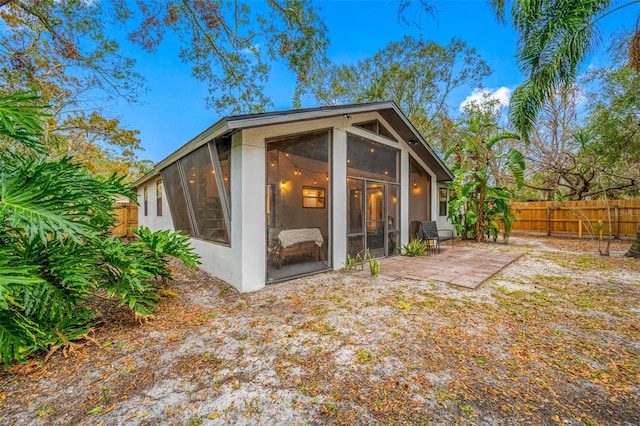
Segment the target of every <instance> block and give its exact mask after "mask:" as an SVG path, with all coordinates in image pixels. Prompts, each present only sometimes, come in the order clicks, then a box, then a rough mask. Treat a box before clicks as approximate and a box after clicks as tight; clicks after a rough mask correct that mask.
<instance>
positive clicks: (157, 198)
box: [156, 179, 162, 217]
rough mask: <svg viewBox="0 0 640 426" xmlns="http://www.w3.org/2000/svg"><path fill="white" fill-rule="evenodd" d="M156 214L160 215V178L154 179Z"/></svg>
mask: <svg viewBox="0 0 640 426" xmlns="http://www.w3.org/2000/svg"><path fill="white" fill-rule="evenodd" d="M156 216H159V217H161V216H162V179H158V180H157V181H156Z"/></svg>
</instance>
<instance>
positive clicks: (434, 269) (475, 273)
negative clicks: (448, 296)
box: [359, 247, 522, 289]
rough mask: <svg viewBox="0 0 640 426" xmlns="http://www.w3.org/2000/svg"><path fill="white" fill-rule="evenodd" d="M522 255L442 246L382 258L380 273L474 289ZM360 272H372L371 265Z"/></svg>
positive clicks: (385, 275)
mask: <svg viewBox="0 0 640 426" xmlns="http://www.w3.org/2000/svg"><path fill="white" fill-rule="evenodd" d="M520 256H522V254H521V253H511V252H497V251H492V250H482V249H478V248H470V247H456V248H451V247H446V248H445V247H443V248H442V251H441V252H440V253H438V254H435V255H430V256H421V257H406V256H394V257H389V258H386V259H381V260H380V272H381V275H380V276H382V275H384V277H385V278H386V279H389V278H392V279H393V280H396V279H403V278H404V279H411V280H435V281H441V282H445V283H448V284H453V285H457V286H460V287H466V288H470V289H474V288H476V287H478V286H479V285H480V284H482V283H483V282H485V281H486V280H488V279H489V278H491V277H492V276H493V275H494V274H496V273H498V272H499V271H500V270H502V268H504V267H505V266H507V265H509V264H510V263H512V262H514V261H515V260H517V259H518V258H519V257H520ZM359 274H365V275H369V271H368V268H365V270H364V271H362V272H359Z"/></svg>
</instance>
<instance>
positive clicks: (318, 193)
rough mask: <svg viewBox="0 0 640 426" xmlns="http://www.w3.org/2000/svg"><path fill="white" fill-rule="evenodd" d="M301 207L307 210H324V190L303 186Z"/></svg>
mask: <svg viewBox="0 0 640 426" xmlns="http://www.w3.org/2000/svg"><path fill="white" fill-rule="evenodd" d="M302 207H304V208H307V209H324V188H322V187H317V186H303V187H302Z"/></svg>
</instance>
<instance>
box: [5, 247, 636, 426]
mask: <svg viewBox="0 0 640 426" xmlns="http://www.w3.org/2000/svg"><path fill="white" fill-rule="evenodd" d="M466 244H469V243H466ZM473 246H474V247H478V246H480V247H482V248H484V249H486V250H487V257H488V258H490V256H491V251H495V250H498V251H504V250H508V251H517V252H520V253H523V256H522V257H521V258H520V259H519V260H518V261H516V262H514V263H513V264H511V265H509V266H508V267H506V268H505V269H504V270H502V271H501V272H500V273H499V274H498V275H496V276H494V277H493V278H491V279H490V280H489V281H487V282H486V283H484V284H483V285H481V286H480V287H479V288H477V289H476V290H468V289H462V288H457V287H454V286H451V285H447V284H444V283H440V282H437V281H408V280H405V281H393V282H389V281H385V280H384V279H381V278H371V277H366V278H364V277H362V276H354V275H353V274H348V273H345V272H344V271H336V272H331V273H326V274H320V275H315V276H312V277H307V278H302V279H298V280H295V281H290V282H286V283H281V284H277V285H273V286H269V287H267V288H266V289H264V290H261V291H259V292H256V293H251V294H238V293H237V292H236V291H235V290H233V289H232V288H230V287H229V286H228V285H226V284H224V283H222V282H220V281H218V280H215V279H213V278H211V277H209V276H207V275H206V274H204V273H202V272H201V271H189V270H185V269H184V268H181V267H180V266H179V265H177V264H176V265H174V269H175V277H176V281H175V282H174V283H173V284H172V285H171V287H170V290H171V291H170V292H166V294H168V295H170V297H167V298H166V299H164V300H163V302H162V303H161V304H160V306H159V307H158V315H157V317H156V318H155V319H154V320H152V321H150V322H148V323H146V324H142V325H140V324H137V323H136V322H135V321H134V319H133V318H132V316H131V315H130V314H129V313H128V312H126V311H122V310H119V309H117V308H115V307H113V306H104V307H103V316H102V320H103V321H102V322H101V323H100V324H99V325H98V326H97V327H96V328H95V335H94V338H95V340H94V341H92V342H84V344H83V342H78V344H77V345H76V346H74V347H72V348H70V351H69V352H70V354H69V356H68V357H64V356H62V354H61V353H57V354H56V355H54V356H53V357H52V358H51V359H49V360H48V361H46V362H45V360H44V355H42V356H37V357H34V358H33V359H32V360H31V362H29V363H28V364H26V365H14V366H12V367H11V368H10V369H9V370H7V371H4V372H3V373H1V374H2V375H1V376H0V424H3V425H13V424H15V425H26V424H43V425H45V424H46V425H49V424H81V425H116V424H118V425H119V424H126V425H157V424H163V425H164V424H166V425H198V424H212V425H218V424H236V425H255V424H264V425H272V424H286V425H296V424H299V425H305V424H309V425H321V424H412V425H413V424H428V425H430V424H479V425H498V424H514V425H516V424H536V425H538V424H560V425H580V424H584V425H598V424H601V425H609V424H620V425H637V424H640V321H639V319H640V261H638V260H632V259H627V258H624V257H622V254H623V252H624V250H626V249H627V248H628V246H629V243H628V242H625V243H615V244H613V245H612V247H611V249H612V252H611V256H609V257H601V256H599V255H598V254H597V248H596V246H595V244H594V243H593V242H586V241H577V240H561V239H542V238H530V237H520V238H515V237H512V238H511V240H510V242H509V244H508V245H505V244H496V243H486V244H482V245H476V244H473ZM436 259H437V257H435V258H434V260H436ZM383 273H384V271H381V274H383Z"/></svg>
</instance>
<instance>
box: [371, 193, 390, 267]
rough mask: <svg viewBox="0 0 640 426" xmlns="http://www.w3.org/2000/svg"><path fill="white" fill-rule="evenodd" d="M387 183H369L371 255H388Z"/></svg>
mask: <svg viewBox="0 0 640 426" xmlns="http://www.w3.org/2000/svg"><path fill="white" fill-rule="evenodd" d="M386 204H387V203H386V185H385V184H383V183H371V182H369V183H367V215H366V218H367V222H366V230H367V240H366V247H367V248H368V249H369V253H371V257H384V256H385V255H386V250H385V247H386V246H387V243H386V231H385V226H386V224H385V217H386V215H385V206H386Z"/></svg>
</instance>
